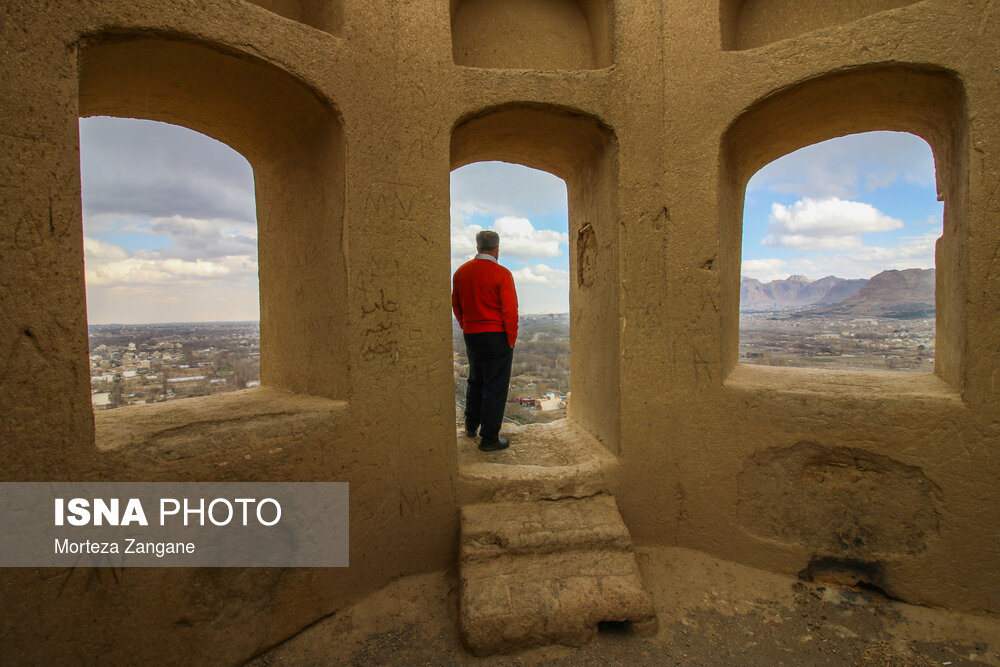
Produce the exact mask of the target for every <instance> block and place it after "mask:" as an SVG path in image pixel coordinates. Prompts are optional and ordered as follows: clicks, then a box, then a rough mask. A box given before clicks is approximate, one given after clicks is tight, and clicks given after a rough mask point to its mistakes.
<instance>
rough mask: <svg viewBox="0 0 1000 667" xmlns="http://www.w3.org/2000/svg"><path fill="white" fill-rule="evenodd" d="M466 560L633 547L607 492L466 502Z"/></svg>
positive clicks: (463, 550)
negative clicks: (557, 498) (571, 498)
mask: <svg viewBox="0 0 1000 667" xmlns="http://www.w3.org/2000/svg"><path fill="white" fill-rule="evenodd" d="M461 512H462V562H470V561H476V560H485V559H488V558H494V557H496V556H499V555H501V554H507V555H516V554H522V553H529V552H530V553H534V554H543V553H552V552H554V551H566V550H569V549H597V548H601V547H609V548H613V549H617V550H621V551H627V550H629V549H630V548H631V544H632V538H631V536H630V535H629V532H628V528H626V527H625V524H624V522H622V519H621V515H620V514H619V513H618V505H617V504H616V503H615V500H614V498H612V497H611V496H608V495H603V494H602V495H598V496H594V497H591V498H582V499H579V500H577V501H576V502H556V501H541V502H531V503H523V502H508V503H483V504H479V505H466V506H465V507H463V508H462V510H461Z"/></svg>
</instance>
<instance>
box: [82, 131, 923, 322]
mask: <svg viewBox="0 0 1000 667" xmlns="http://www.w3.org/2000/svg"><path fill="white" fill-rule="evenodd" d="M80 155H81V179H82V194H83V231H84V251H85V258H86V265H87V309H88V319H89V321H90V322H91V323H93V324H100V323H108V322H121V323H141V322H168V321H206V320H255V319H258V317H259V303H258V291H257V224H256V205H255V200H254V185H253V171H252V169H251V167H250V164H249V163H248V162H247V161H246V160H245V159H244V158H243V157H242V156H241V155H240V154H239V153H237V152H236V151H234V150H232V149H231V148H229V147H228V146H226V145H225V144H222V143H220V142H218V141H215V140H214V139H211V138H209V137H206V136H204V135H202V134H199V133H197V132H193V131H191V130H188V129H186V128H183V127H178V126H174V125H167V124H164V123H156V122H152V121H144V120H127V119H117V118H102V117H98V118H88V119H81V121H80ZM942 210H943V206H942V204H941V203H940V202H938V201H937V198H936V191H935V185H934V163H933V156H932V155H931V150H930V147H929V146H928V145H927V144H926V143H925V142H924V141H923V140H922V139H919V138H917V137H915V136H913V135H909V134H904V133H897V132H872V133H866V134H861V135H851V136H848V137H841V138H839V139H834V140H831V141H826V142H822V143H819V144H815V145H813V146H809V147H806V148H803V149H802V150H799V151H795V152H794V153H790V154H788V155H786V156H784V157H782V158H780V159H778V160H775V161H774V162H772V163H771V164H769V165H767V166H765V167H764V168H763V169H761V170H760V171H759V172H758V173H757V174H755V175H754V176H753V178H751V179H750V182H749V183H748V184H747V191H746V201H745V208H744V224H743V229H744V235H743V266H742V273H743V275H746V276H750V277H753V278H757V279H759V280H763V281H768V280H773V279H777V278H785V277H788V276H789V275H792V274H800V275H805V276H806V277H808V278H812V279H818V278H821V277H823V276H826V275H831V274H832V275H837V276H840V277H842V278H868V277H871V276H872V275H874V274H876V273H878V272H879V271H882V270H884V269H890V268H891V269H903V268H931V267H933V266H934V241H935V240H936V239H937V238H938V237H939V236H940V234H941V217H942ZM567 219H568V210H567V197H566V185H565V183H564V182H563V181H562V180H561V179H559V178H557V177H556V176H553V175H552V174H549V173H547V172H544V171H537V170H534V169H529V168H527V167H523V166H520V165H513V164H507V163H503V162H480V163H476V164H471V165H468V166H465V167H462V168H460V169H456V170H455V171H453V172H452V174H451V239H452V251H451V261H452V268H453V269H454V268H457V266H458V265H459V264H461V263H462V262H463V261H465V260H466V259H468V258H471V257H472V256H473V255H474V253H475V240H474V239H475V233H476V232H477V231H478V230H480V229H483V228H493V229H497V230H498V231H499V232H500V234H501V243H500V261H501V263H502V264H504V265H505V266H507V267H508V268H509V269H511V271H512V272H513V273H514V277H515V281H516V284H517V289H518V296H519V300H520V305H521V312H522V313H543V312H566V311H567V310H568V308H569V304H568V301H569V253H568V234H567Z"/></svg>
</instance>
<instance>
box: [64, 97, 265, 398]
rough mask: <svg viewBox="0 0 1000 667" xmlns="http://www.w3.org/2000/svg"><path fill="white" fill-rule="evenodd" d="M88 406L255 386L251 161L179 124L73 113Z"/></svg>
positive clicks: (257, 370) (257, 346) (257, 310)
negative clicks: (76, 131)
mask: <svg viewBox="0 0 1000 667" xmlns="http://www.w3.org/2000/svg"><path fill="white" fill-rule="evenodd" d="M80 158H81V186H82V187H81V193H82V204H83V233H84V255H85V262H86V286H87V318H88V333H89V337H90V374H91V395H92V403H93V406H94V408H95V409H97V410H101V409H110V408H117V407H124V406H129V405H138V404H145V403H155V402H162V401H168V400H174V399H179V398H189V397H196V396H207V395H210V394H216V393H221V392H226V391H234V390H238V389H244V388H247V387H252V386H256V385H257V384H259V383H260V330H259V317H260V306H259V296H258V279H257V220H256V203H255V197H254V180H253V170H252V168H251V166H250V163H249V162H247V160H246V159H245V158H244V157H243V156H242V155H240V154H239V153H238V152H236V151H235V150H233V149H232V148H230V147H229V146H227V145H226V144H224V143H221V142H219V141H216V140H215V139H212V138H210V137H208V136H205V135H203V134H200V133H198V132H195V131H193V130H190V129H187V128H185V127H182V126H178V125H171V124H168V123H161V122H155V121H149V120H137V119H126V118H112V117H106V116H101V117H92V118H83V119H81V120H80Z"/></svg>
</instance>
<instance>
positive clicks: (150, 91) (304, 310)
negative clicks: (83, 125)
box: [80, 39, 348, 398]
mask: <svg viewBox="0 0 1000 667" xmlns="http://www.w3.org/2000/svg"><path fill="white" fill-rule="evenodd" d="M206 61H209V62H212V63H213V65H214V66H212V67H205V66H204V63H205V62H206ZM80 62H81V68H80V114H81V115H83V116H90V115H111V116H126V117H138V118H147V119H150V120H159V121H165V122H168V123H175V124H178V125H184V126H187V127H190V128H191V129H194V130H197V131H199V132H202V133H204V134H207V135H209V136H211V137H214V138H216V139H219V140H220V141H223V142H225V143H227V144H229V145H230V146H231V147H233V148H235V149H236V150H237V151H239V152H240V153H242V154H243V155H244V156H245V157H246V158H247V159H248V160H249V161H250V164H251V165H252V166H253V168H254V182H255V187H256V195H257V227H258V242H257V243H258V254H259V266H260V269H259V272H260V305H261V315H260V319H261V324H260V327H261V361H260V365H261V381H262V382H263V383H264V384H267V385H273V386H276V387H282V388H285V389H290V390H292V391H296V392H300V393H306V394H315V395H317V396H325V397H327V398H344V397H345V396H346V395H347V383H348V378H347V357H346V350H345V348H344V345H343V340H344V326H345V309H346V300H347V286H346V270H345V267H344V263H345V260H344V254H343V251H342V249H341V244H342V242H343V240H344V239H343V217H344V208H343V191H344V167H343V162H344V147H343V136H342V132H341V129H340V123H339V121H338V119H337V116H336V112H335V111H334V110H333V109H332V107H330V106H329V105H328V104H326V103H324V102H323V101H321V100H320V99H319V98H318V97H317V96H316V95H315V93H313V92H312V91H309V90H308V89H306V88H305V87H303V86H301V85H299V84H296V83H295V82H294V81H292V80H291V79H290V78H289V77H288V76H287V75H285V74H283V73H281V72H278V71H277V70H274V69H272V68H267V67H261V66H260V65H253V64H250V63H248V62H247V61H246V60H242V59H239V58H236V57H234V56H232V55H223V54H220V53H218V52H216V51H211V50H209V49H208V48H207V47H205V46H200V45H196V44H189V43H184V42H176V41H165V40H156V39H154V40H150V39H131V40H125V41H111V42H106V43H99V44H93V45H90V46H88V47H87V48H85V50H84V51H83V55H82V57H81V61H80Z"/></svg>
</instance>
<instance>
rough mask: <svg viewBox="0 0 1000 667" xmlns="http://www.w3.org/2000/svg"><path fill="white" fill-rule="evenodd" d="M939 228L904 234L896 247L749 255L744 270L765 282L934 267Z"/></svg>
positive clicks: (868, 275)
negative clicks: (783, 255) (804, 254)
mask: <svg viewBox="0 0 1000 667" xmlns="http://www.w3.org/2000/svg"><path fill="white" fill-rule="evenodd" d="M939 237H940V234H939V233H938V232H936V231H935V232H928V233H927V234H922V235H920V236H908V237H904V238H903V240H902V242H901V243H900V244H899V246H898V247H896V248H887V247H883V246H862V247H861V248H858V249H857V250H853V251H851V252H847V253H831V254H815V255H811V256H810V257H796V258H791V259H787V260H784V259H777V258H765V259H748V260H745V261H744V262H743V266H742V270H741V271H740V273H741V274H742V275H744V276H747V277H750V278H756V279H757V280H760V281H762V282H768V281H771V280H778V279H782V278H787V277H788V276H789V275H803V276H806V277H808V278H812V279H813V280H816V279H819V278H823V277H824V276H830V275H834V276H837V277H838V278H871V277H872V276H874V275H875V274H876V273H880V272H881V271H885V270H887V269H898V270H902V269H933V268H934V246H935V243H936V241H937V239H938V238H939Z"/></svg>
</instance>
